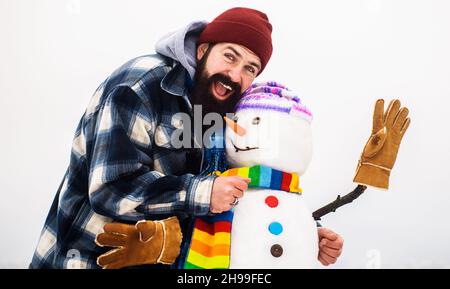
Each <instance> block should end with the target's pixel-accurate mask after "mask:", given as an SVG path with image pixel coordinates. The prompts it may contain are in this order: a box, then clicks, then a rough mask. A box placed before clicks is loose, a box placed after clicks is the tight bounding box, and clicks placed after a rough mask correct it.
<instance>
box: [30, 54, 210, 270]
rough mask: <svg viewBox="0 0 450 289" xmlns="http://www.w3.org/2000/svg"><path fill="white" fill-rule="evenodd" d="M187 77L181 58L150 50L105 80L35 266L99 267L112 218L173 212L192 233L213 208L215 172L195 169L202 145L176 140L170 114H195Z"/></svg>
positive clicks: (77, 141)
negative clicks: (197, 219)
mask: <svg viewBox="0 0 450 289" xmlns="http://www.w3.org/2000/svg"><path fill="white" fill-rule="evenodd" d="M189 82H190V78H189V76H188V73H187V71H186V70H185V69H184V68H183V67H182V66H181V65H180V64H179V63H178V62H176V61H173V60H171V59H169V58H165V57H163V56H161V55H147V56H142V57H138V58H136V59H133V60H131V61H129V62H127V63H126V64H124V65H123V66H121V67H120V68H119V69H117V70H116V71H115V72H114V73H113V74H111V75H110V76H109V77H108V78H107V79H106V80H105V81H104V82H103V83H102V84H101V85H100V86H99V88H98V89H97V90H96V92H95V93H94V95H93V97H92V99H91V101H90V103H89V105H88V107H87V109H86V111H85V113H84V115H83V117H82V118H81V120H80V123H79V125H78V128H77V130H76V133H75V137H74V139H73V145H72V151H71V158H70V164H69V167H68V169H67V172H66V174H65V176H64V178H63V180H62V182H61V185H60V187H59V189H58V191H57V193H56V196H55V198H54V201H53V204H52V206H51V208H50V211H49V214H48V217H47V219H46V221H45V225H44V228H43V229H42V232H41V236H40V239H39V242H38V245H37V248H36V250H35V253H34V255H33V259H32V262H31V265H30V268H99V267H98V265H97V263H96V259H97V257H98V256H99V255H100V254H102V253H104V252H105V251H107V250H109V249H110V248H101V247H98V246H97V245H96V244H95V242H94V240H95V236H96V235H97V234H98V233H100V232H102V231H103V225H104V224H105V223H107V222H111V221H120V222H126V223H134V222H136V221H139V220H142V219H163V218H166V217H169V216H174V215H175V216H177V217H178V218H179V220H180V222H181V224H182V229H183V235H184V236H185V235H186V236H189V234H190V232H189V231H188V230H189V223H191V220H192V217H193V216H201V215H206V214H208V213H209V204H210V195H211V189H212V184H213V181H214V178H215V176H204V175H199V174H198V171H197V172H196V169H192V168H191V169H189V166H190V165H191V164H192V163H195V162H196V161H198V160H199V159H200V160H201V158H202V152H201V149H188V148H182V149H179V148H174V147H173V146H172V144H171V142H170V136H171V133H172V132H173V131H174V130H175V129H177V128H178V129H179V128H180V125H181V126H182V123H181V124H180V123H179V122H178V123H174V121H173V118H172V116H173V115H174V114H175V113H177V112H180V111H184V112H187V113H189V114H190V113H192V107H191V104H190V102H189V99H188V94H189V89H188V88H189ZM193 167H194V168H195V166H193ZM186 230H187V231H186Z"/></svg>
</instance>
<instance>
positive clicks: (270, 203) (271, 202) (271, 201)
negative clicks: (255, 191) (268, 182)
mask: <svg viewBox="0 0 450 289" xmlns="http://www.w3.org/2000/svg"><path fill="white" fill-rule="evenodd" d="M266 204H267V205H268V206H269V207H271V208H275V207H276V206H278V199H277V198H276V197H274V196H268V197H267V198H266Z"/></svg>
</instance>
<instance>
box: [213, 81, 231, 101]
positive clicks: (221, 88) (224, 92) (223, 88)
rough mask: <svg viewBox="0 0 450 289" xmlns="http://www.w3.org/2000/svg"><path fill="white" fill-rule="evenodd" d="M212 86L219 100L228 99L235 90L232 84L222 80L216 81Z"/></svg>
mask: <svg viewBox="0 0 450 289" xmlns="http://www.w3.org/2000/svg"><path fill="white" fill-rule="evenodd" d="M212 86H213V88H212V90H213V93H214V95H215V96H216V97H217V99H219V100H225V99H227V98H228V97H229V96H230V95H231V94H233V92H234V91H233V88H232V87H231V86H229V85H226V84H225V83H223V82H222V81H220V80H217V81H214V83H213V85H212Z"/></svg>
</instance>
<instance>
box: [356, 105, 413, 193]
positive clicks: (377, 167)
mask: <svg viewBox="0 0 450 289" xmlns="http://www.w3.org/2000/svg"><path fill="white" fill-rule="evenodd" d="M408 113H409V111H408V109H407V108H406V107H403V108H400V101H399V100H398V99H395V100H392V101H391V102H390V103H389V106H388V108H387V110H386V112H384V100H383V99H379V100H377V102H376V103H375V110H374V113H373V128H372V135H371V136H370V138H369V140H368V141H367V143H366V146H365V147H364V150H363V152H362V154H361V158H360V160H359V163H358V167H357V169H356V174H355V177H354V179H353V182H355V183H358V184H361V185H367V186H373V187H377V188H381V189H388V188H389V176H390V173H391V169H392V167H393V166H394V163H395V160H396V158H397V153H398V149H399V147H400V143H401V141H402V138H403V136H404V134H405V132H406V130H407V129H408V127H409V124H410V122H411V120H410V119H409V118H408V117H407V116H408Z"/></svg>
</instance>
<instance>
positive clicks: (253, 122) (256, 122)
mask: <svg viewBox="0 0 450 289" xmlns="http://www.w3.org/2000/svg"><path fill="white" fill-rule="evenodd" d="M260 121H261V119H260V118H259V116H257V117H255V118H254V119H253V121H252V124H259V122H260Z"/></svg>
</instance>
